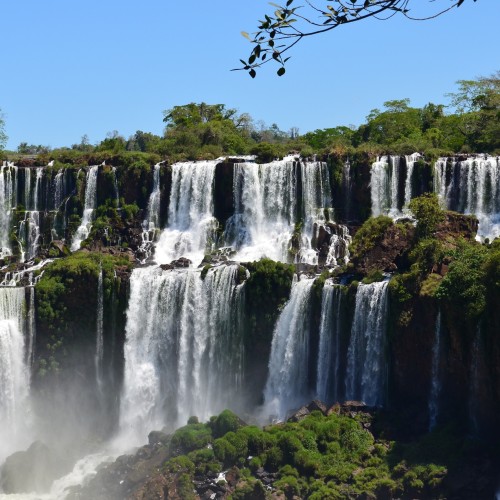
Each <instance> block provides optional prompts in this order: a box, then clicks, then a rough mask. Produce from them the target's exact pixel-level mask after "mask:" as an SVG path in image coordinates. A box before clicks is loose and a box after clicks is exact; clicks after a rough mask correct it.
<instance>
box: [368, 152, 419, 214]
mask: <svg viewBox="0 0 500 500" xmlns="http://www.w3.org/2000/svg"><path fill="white" fill-rule="evenodd" d="M419 158H420V155H419V154H418V153H413V154H412V155H408V156H405V160H406V177H405V179H404V201H403V200H402V202H403V206H404V207H407V206H408V204H409V203H410V200H411V198H412V196H413V190H412V178H413V169H414V166H415V163H416V162H417V161H418V160H419ZM401 171H402V169H401V157H400V156H382V157H380V158H378V159H377V161H376V162H374V163H373V164H372V168H371V180H370V186H371V198H372V216H373V217H377V216H379V215H388V216H389V217H393V218H398V217H401V216H402V215H403V214H402V212H401V206H400V193H399V191H400V182H402V181H403V178H402V172H401ZM405 211H407V210H405Z"/></svg>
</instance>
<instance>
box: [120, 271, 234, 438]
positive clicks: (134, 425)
mask: <svg viewBox="0 0 500 500" xmlns="http://www.w3.org/2000/svg"><path fill="white" fill-rule="evenodd" d="M237 273H238V266H237V265H232V266H221V267H218V268H212V269H210V270H209V271H208V273H207V275H206V276H205V279H204V280H202V278H201V273H200V272H199V271H198V270H183V271H176V270H172V271H162V270H161V268H158V267H149V268H142V269H135V270H134V272H133V274H132V277H131V284H130V285H131V288H130V300H129V308H128V313H127V326H126V343H125V378H124V387H123V393H122V398H121V411H120V428H121V433H122V435H123V436H124V439H125V440H127V441H128V442H129V443H135V444H140V443H141V442H143V441H144V440H145V438H146V436H147V434H148V433H149V431H150V430H151V429H161V428H162V427H163V426H168V427H169V428H175V427H178V426H179V425H184V424H185V423H186V421H187V419H188V417H189V416H192V415H196V416H198V417H199V418H200V419H201V420H205V419H207V418H208V417H209V416H210V415H213V414H216V413H218V412H220V411H221V410H223V409H224V408H226V407H229V408H233V409H235V410H237V409H238V408H237V405H238V396H239V387H240V384H241V374H242V358H243V338H242V335H241V334H240V329H239V323H240V321H241V319H240V315H241V313H242V288H243V286H244V285H238V286H237V285H236V282H235V279H236V275H237Z"/></svg>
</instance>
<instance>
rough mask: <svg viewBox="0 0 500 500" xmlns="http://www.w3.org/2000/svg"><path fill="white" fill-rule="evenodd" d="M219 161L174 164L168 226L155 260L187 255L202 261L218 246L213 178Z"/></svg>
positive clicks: (163, 261)
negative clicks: (215, 245)
mask: <svg viewBox="0 0 500 500" xmlns="http://www.w3.org/2000/svg"><path fill="white" fill-rule="evenodd" d="M217 163H218V162H217V160H214V161H199V162H183V163H175V164H174V165H172V189H171V193H170V206H169V213H168V225H167V227H166V228H165V229H164V230H163V231H162V233H161V235H160V238H159V241H158V244H157V246H156V252H155V259H156V261H157V262H158V263H160V264H163V263H168V262H171V261H172V260H174V259H178V258H179V257H187V258H188V259H190V260H191V261H192V262H193V263H195V264H198V263H199V262H200V261H201V260H202V258H203V255H204V254H205V252H206V251H209V250H211V249H212V248H214V243H215V231H216V229H217V220H216V219H215V218H214V216H213V181H214V174H215V166H216V165H217Z"/></svg>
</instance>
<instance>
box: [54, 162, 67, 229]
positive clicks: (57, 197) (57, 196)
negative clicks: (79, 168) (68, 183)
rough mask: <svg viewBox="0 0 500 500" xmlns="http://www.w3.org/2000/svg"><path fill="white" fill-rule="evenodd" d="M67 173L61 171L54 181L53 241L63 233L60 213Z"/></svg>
mask: <svg viewBox="0 0 500 500" xmlns="http://www.w3.org/2000/svg"><path fill="white" fill-rule="evenodd" d="M65 173H66V171H65V170H64V169H62V168H61V169H60V170H59V171H58V172H57V174H56V175H55V176H54V181H53V184H54V186H53V191H54V206H53V208H54V212H55V213H54V220H53V221H52V231H51V232H52V239H55V238H58V237H59V232H60V231H61V229H62V228H61V227H60V226H61V225H63V224H61V222H60V218H59V211H60V210H61V207H62V204H63V201H64V194H65V192H64V185H65ZM62 220H63V221H64V215H63V216H62Z"/></svg>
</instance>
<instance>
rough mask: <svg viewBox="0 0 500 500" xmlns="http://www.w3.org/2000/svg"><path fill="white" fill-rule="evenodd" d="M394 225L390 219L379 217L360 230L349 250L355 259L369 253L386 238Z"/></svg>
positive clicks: (368, 221)
mask: <svg viewBox="0 0 500 500" xmlns="http://www.w3.org/2000/svg"><path fill="white" fill-rule="evenodd" d="M393 224H394V223H393V221H392V219H391V218H390V217H387V216H385V215H379V216H378V217H371V218H370V219H368V220H367V221H366V222H364V223H363V225H362V226H361V227H360V228H359V230H358V231H357V233H356V234H355V235H354V238H353V239H352V243H351V246H350V248H349V250H350V252H351V255H352V256H353V259H354V258H356V256H363V255H365V254H366V253H367V252H369V251H370V250H371V249H372V248H373V247H374V246H375V245H376V244H377V243H378V242H379V241H380V240H381V239H382V238H383V236H384V234H385V232H386V231H387V229H388V228H389V227H390V226H392V225H393Z"/></svg>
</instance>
